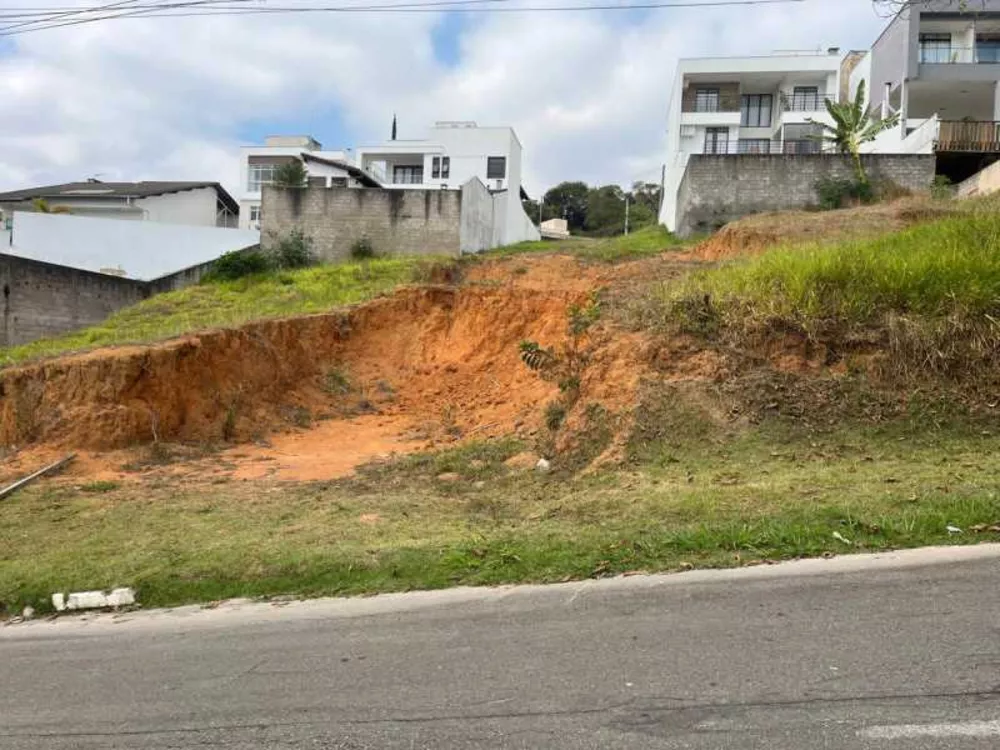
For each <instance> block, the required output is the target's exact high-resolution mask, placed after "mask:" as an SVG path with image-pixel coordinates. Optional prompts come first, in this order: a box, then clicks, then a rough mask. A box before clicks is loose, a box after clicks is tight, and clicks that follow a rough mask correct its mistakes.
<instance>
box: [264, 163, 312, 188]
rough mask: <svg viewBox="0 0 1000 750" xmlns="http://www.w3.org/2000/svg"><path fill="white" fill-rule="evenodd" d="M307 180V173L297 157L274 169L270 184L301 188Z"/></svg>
mask: <svg viewBox="0 0 1000 750" xmlns="http://www.w3.org/2000/svg"><path fill="white" fill-rule="evenodd" d="M308 181H309V173H308V172H306V168H305V166H303V164H302V162H300V161H299V160H298V159H296V160H295V161H290V162H288V163H287V164H282V165H281V166H280V167H278V168H277V169H275V170H274V178H273V179H272V181H271V184H272V185H274V186H275V187H280V188H303V187H305V186H306V184H307V183H308Z"/></svg>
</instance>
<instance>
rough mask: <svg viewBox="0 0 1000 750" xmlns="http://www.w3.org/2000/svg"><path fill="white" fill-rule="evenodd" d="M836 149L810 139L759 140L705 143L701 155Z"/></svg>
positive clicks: (829, 151) (805, 151)
mask: <svg viewBox="0 0 1000 750" xmlns="http://www.w3.org/2000/svg"><path fill="white" fill-rule="evenodd" d="M835 150H836V149H834V148H832V147H831V146H830V145H829V144H826V143H823V142H822V141H818V140H812V139H789V140H785V141H773V140H764V139H763V138H761V139H755V138H753V139H743V138H741V139H739V140H730V141H717V142H707V143H705V144H704V147H703V150H702V154H704V155H709V156H727V155H730V156H731V155H734V154H745V155H746V154H759V155H762V156H766V155H768V154H822V153H832V152H834V151H835Z"/></svg>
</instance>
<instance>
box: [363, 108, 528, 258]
mask: <svg viewBox="0 0 1000 750" xmlns="http://www.w3.org/2000/svg"><path fill="white" fill-rule="evenodd" d="M522 150H523V149H522V146H521V141H520V139H519V138H518V137H517V133H515V132H514V129H513V128H511V127H507V126H499V127H484V126H480V125H478V124H477V123H475V122H470V121H441V122H436V123H435V124H434V126H433V127H431V128H430V129H429V131H428V133H427V136H426V137H425V138H421V139H417V140H404V139H396V138H393V139H391V140H388V141H385V142H383V143H380V144H377V145H373V146H363V147H360V148H358V149H357V152H356V154H355V160H354V164H355V165H356V166H357V167H358V168H360V169H361V170H362V171H363V172H364V173H365V174H366V175H368V176H369V177H370V178H371V179H373V180H376V181H377V182H378V183H379V184H381V185H382V186H384V187H385V188H388V189H392V190H427V189H440V190H458V189H460V188H461V187H462V186H463V185H465V184H466V183H467V182H468V181H469V180H478V181H480V182H481V183H482V184H483V185H484V186H485V187H486V189H487V190H489V192H490V193H491V194H492V195H493V196H494V200H493V203H494V206H496V210H497V211H499V212H500V215H498V216H497V217H495V223H496V224H497V226H498V227H501V234H500V238H499V243H498V244H503V245H506V244H513V243H515V242H522V241H525V240H536V239H538V238H539V236H540V235H539V233H538V230H537V228H536V227H535V226H534V224H533V223H532V222H531V219H530V218H528V216H527V215H526V214H525V213H524V209H523V208H522V207H521V200H522V199H526V198H527V197H528V196H527V193H526V192H525V190H524V187H523V186H522V184H521V154H522Z"/></svg>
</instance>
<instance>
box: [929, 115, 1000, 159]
mask: <svg viewBox="0 0 1000 750" xmlns="http://www.w3.org/2000/svg"><path fill="white" fill-rule="evenodd" d="M936 150H937V151H982V152H991V153H996V152H1000V122H996V121H991V120H986V121H968V120H942V121H941V124H940V127H939V129H938V139H937V149H936Z"/></svg>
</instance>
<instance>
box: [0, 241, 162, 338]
mask: <svg viewBox="0 0 1000 750" xmlns="http://www.w3.org/2000/svg"><path fill="white" fill-rule="evenodd" d="M146 287H147V284H146V282H143V281H137V280H135V279H124V278H118V277H115V276H108V275H106V274H101V273H92V272H90V271H80V270H77V269H75V268H68V267H66V266H57V265H53V264H51V263H42V262H41V261H37V260H28V259H27V258H20V257H17V256H14V255H3V254H0V294H2V297H0V305H2V318H0V346H17V345H18V344H25V343H28V342H29V341H34V340H35V339H40V338H43V337H45V336H52V335H55V334H58V333H64V332H65V331H71V330H74V329H76V328H82V327H84V326H88V325H93V324H95V323H100V322H101V321H102V320H104V319H105V318H106V317H108V316H109V315H110V314H111V313H113V312H115V311H116V310H120V309H121V308H123V307H127V306H128V305H132V304H135V303H136V302H139V301H140V300H142V299H145V298H146V297H147V296H148V294H149V293H148V291H147V288H146Z"/></svg>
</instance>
